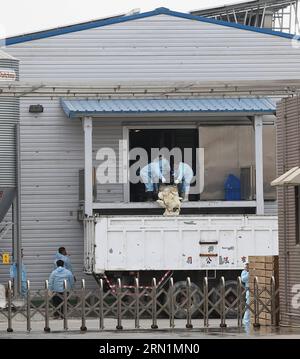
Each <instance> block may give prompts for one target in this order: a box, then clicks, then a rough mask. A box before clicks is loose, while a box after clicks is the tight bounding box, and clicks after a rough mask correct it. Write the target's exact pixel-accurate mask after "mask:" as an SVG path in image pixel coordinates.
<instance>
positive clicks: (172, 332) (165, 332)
mask: <svg viewBox="0 0 300 359" xmlns="http://www.w3.org/2000/svg"><path fill="white" fill-rule="evenodd" d="M116 324H117V323H116V320H115V319H105V322H104V326H105V328H104V330H102V331H99V321H98V320H96V319H88V320H87V323H86V326H87V331H86V332H81V331H80V327H81V321H80V320H78V319H70V320H68V330H64V328H63V321H62V320H50V329H51V332H50V333H45V332H44V326H45V325H44V321H41V320H37V321H32V323H31V328H32V329H31V331H30V332H27V331H26V321H24V319H23V320H22V319H19V320H16V319H15V320H14V321H13V330H14V331H13V332H12V333H8V332H7V322H4V321H1V322H0V339H47V338H48V339H53V338H55V339H77V338H80V339H218V338H235V339H246V338H248V339H257V338H269V339H279V338H280V339H287V338H289V339H300V328H299V329H288V328H277V329H275V328H273V329H272V328H270V327H263V326H262V327H261V328H260V329H259V330H257V329H256V330H254V329H253V328H252V327H251V328H249V329H248V330H245V329H244V328H238V327H237V326H236V320H228V321H227V328H225V329H223V330H222V329H221V328H220V326H219V324H220V320H210V322H209V328H204V327H203V320H201V319H199V320H197V319H195V320H193V321H192V324H193V326H194V328H193V329H186V328H185V324H186V321H185V320H176V321H175V325H176V326H175V328H174V329H170V328H169V321H168V320H167V319H159V320H158V327H159V328H158V329H155V330H152V329H150V328H151V320H145V319H143V320H141V321H140V329H134V321H133V320H128V319H127V320H126V319H124V320H123V321H122V325H123V330H116Z"/></svg>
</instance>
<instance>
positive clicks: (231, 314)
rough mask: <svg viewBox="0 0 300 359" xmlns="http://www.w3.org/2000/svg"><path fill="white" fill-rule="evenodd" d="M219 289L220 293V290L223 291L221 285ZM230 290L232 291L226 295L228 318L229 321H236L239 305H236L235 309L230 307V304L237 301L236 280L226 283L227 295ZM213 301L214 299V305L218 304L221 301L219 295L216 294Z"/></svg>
mask: <svg viewBox="0 0 300 359" xmlns="http://www.w3.org/2000/svg"><path fill="white" fill-rule="evenodd" d="M217 288H218V292H219V293H220V289H221V287H220V285H219V286H218V287H217ZM229 289H230V291H229V293H228V294H227V295H226V298H225V310H226V318H227V319H235V318H237V305H236V303H235V304H234V306H233V307H230V304H231V303H234V302H235V301H236V299H237V282H236V281H235V280H227V281H225V293H226V292H227V291H228V290H229ZM211 299H212V302H213V303H217V302H218V300H219V299H220V297H219V295H218V294H217V293H214V294H213V295H212V297H211ZM229 303H230V304H229ZM228 304H229V305H228Z"/></svg>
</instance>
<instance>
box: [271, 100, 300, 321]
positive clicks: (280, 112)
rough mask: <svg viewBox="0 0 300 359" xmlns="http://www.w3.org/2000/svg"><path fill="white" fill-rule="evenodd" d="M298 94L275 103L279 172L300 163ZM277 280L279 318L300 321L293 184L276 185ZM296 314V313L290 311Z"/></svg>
mask: <svg viewBox="0 0 300 359" xmlns="http://www.w3.org/2000/svg"><path fill="white" fill-rule="evenodd" d="M299 143H300V97H296V98H286V99H283V100H282V101H280V102H279V104H278V107H277V171H278V176H279V175H281V174H283V173H284V172H286V171H287V170H289V169H291V168H292V167H294V166H300V146H299ZM278 215H279V282H280V312H281V317H282V318H281V322H282V324H287V325H300V316H299V309H296V308H293V307H292V298H293V296H294V295H295V293H292V288H293V286H294V285H295V284H298V285H299V283H300V247H299V245H296V218H295V192H294V187H293V186H289V187H285V188H278ZM293 314H295V315H293Z"/></svg>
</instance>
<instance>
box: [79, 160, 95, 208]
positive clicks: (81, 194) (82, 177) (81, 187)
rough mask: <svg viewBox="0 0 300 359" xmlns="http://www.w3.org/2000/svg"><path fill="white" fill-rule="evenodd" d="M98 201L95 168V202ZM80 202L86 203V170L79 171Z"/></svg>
mask: <svg viewBox="0 0 300 359" xmlns="http://www.w3.org/2000/svg"><path fill="white" fill-rule="evenodd" d="M96 200H97V181H96V168H95V167H94V168H93V201H96ZM79 202H84V169H81V170H79Z"/></svg>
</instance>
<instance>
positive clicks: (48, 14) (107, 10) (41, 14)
mask: <svg viewBox="0 0 300 359" xmlns="http://www.w3.org/2000/svg"><path fill="white" fill-rule="evenodd" d="M243 1H245V0H239V1H238V0H142V1H141V0H108V1H107V0H84V1H80V0H5V1H1V5H0V38H4V37H7V36H12V35H17V34H23V33H27V32H32V31H39V30H43V29H48V28H52V27H58V26H64V25H69V24H73V23H77V22H83V21H89V20H92V19H98V18H102V17H106V16H111V15H115V14H121V13H127V12H129V11H130V10H132V9H136V8H139V9H140V10H141V12H144V11H148V10H153V9H155V8H157V7H162V6H163V7H167V8H169V9H171V10H176V11H182V12H189V11H191V10H195V9H200V8H206V7H213V6H215V5H218V6H221V5H224V4H230V3H235V2H243Z"/></svg>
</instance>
